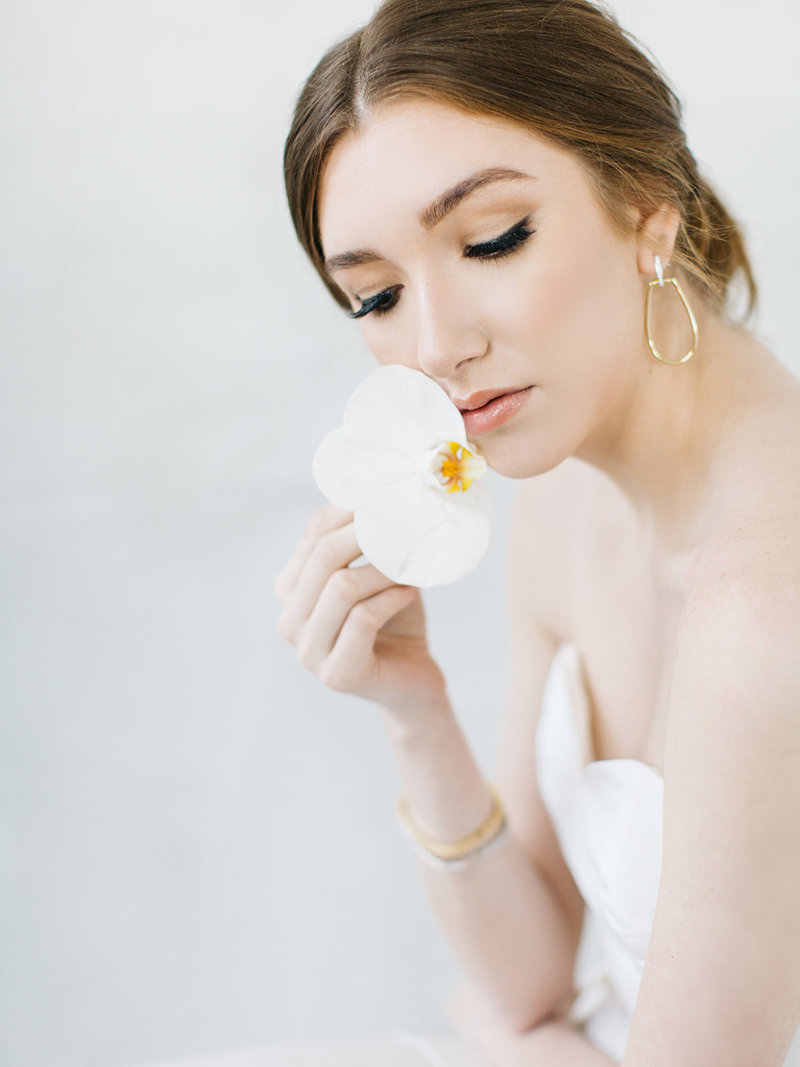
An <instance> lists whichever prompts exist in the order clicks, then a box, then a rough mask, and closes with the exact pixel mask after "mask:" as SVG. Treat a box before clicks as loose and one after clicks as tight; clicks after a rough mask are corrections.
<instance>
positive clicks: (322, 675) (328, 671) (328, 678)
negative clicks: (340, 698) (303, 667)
mask: <svg viewBox="0 0 800 1067" xmlns="http://www.w3.org/2000/svg"><path fill="white" fill-rule="evenodd" d="M319 679H320V681H321V682H322V683H323V684H324V685H326V686H327V687H328V689H332V690H333V691H334V692H335V693H346V692H348V690H349V688H350V680H349V678H348V677H347V675H346V673H345V672H344V671H343V670H342V668H341V666H340V665H338V664H336V663H330V662H328V663H325V664H324V665H323V666H322V667H321V668H320V671H319Z"/></svg>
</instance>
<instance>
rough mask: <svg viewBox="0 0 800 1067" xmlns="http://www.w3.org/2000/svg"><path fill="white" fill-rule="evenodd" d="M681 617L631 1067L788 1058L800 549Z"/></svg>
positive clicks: (798, 830)
mask: <svg viewBox="0 0 800 1067" xmlns="http://www.w3.org/2000/svg"><path fill="white" fill-rule="evenodd" d="M788 554H791V555H792V556H793V557H794V559H793V560H792V561H791V563H790V564H789V565H788V567H787V561H786V556H787V552H786V550H785V549H783V548H782V551H781V552H780V553H778V552H775V553H773V557H777V556H780V557H782V558H781V561H780V563H779V564H777V563H776V561H775V560H774V558H773V559H771V558H770V554H769V553H767V552H764V553H762V557H761V559H759V560H758V561H756V562H747V563H746V564H744V565H740V564H738V563H733V564H731V563H730V562H729V561H725V560H720V561H718V564H716V565H715V566H714V572H715V573H714V574H713V576H711V577H706V578H704V579H703V580H702V581H701V582H699V583H698V587H697V589H696V591H695V593H694V594H693V595H692V596H691V598H690V600H689V601H688V602H687V604H686V607H685V609H684V613H683V617H682V619H681V623H680V625H679V630H678V640H677V644H676V656H675V664H674V673H673V681H672V690H671V693H670V706H669V719H668V726H667V739H666V751H665V763H664V770H665V788H664V826H663V835H664V847H663V860H662V872H661V883H660V887H659V895H658V901H657V906H656V913H655V919H654V923H653V930H652V933H651V939H650V944H649V948H648V952H647V956H646V960H645V966H644V972H643V977H642V982H641V986H640V989H639V996H638V999H637V1002H636V1008H635V1011H634V1014H633V1020H632V1024H631V1029H630V1035H629V1041H628V1046H627V1049H626V1052H625V1057H624V1059H623V1067H673V1065H674V1064H678V1063H679V1064H681V1065H682V1067H707V1065H709V1064H725V1065H726V1067H756V1065H757V1067H779V1065H780V1064H783V1062H784V1058H785V1056H786V1054H787V1052H788V1050H789V1048H790V1045H791V1042H792V1039H793V1036H794V1034H795V1032H796V1030H797V1027H798V1024H799V1023H800V655H798V647H799V646H798V637H800V598H798V585H799V584H800V558H798V557H800V553H798V552H797V550H796V549H793V550H791V552H790V553H788Z"/></svg>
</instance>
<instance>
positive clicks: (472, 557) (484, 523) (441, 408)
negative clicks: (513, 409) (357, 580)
mask: <svg viewBox="0 0 800 1067" xmlns="http://www.w3.org/2000/svg"><path fill="white" fill-rule="evenodd" d="M486 470H487V467H486V460H485V459H484V458H483V456H481V455H480V454H479V450H478V446H477V445H474V444H472V443H471V442H469V441H467V436H466V430H465V427H464V420H463V419H462V417H461V412H460V411H459V410H458V408H457V407H456V406H455V404H453V403H452V401H451V400H450V398H449V397H448V396H447V394H446V393H445V392H444V390H443V389H441V388H440V387H439V386H438V385H437V384H436V383H435V382H433V381H431V379H430V378H428V377H427V376H426V375H424V374H423V373H422V372H421V371H416V370H412V369H411V368H410V367H401V366H395V365H392V366H386V367H379V368H378V369H377V370H375V371H373V372H372V374H370V375H368V377H367V378H365V379H364V381H363V382H361V384H360V385H359V386H358V387H357V388H356V390H355V392H354V393H353V395H352V396H351V397H350V399H349V401H348V402H347V405H346V407H345V412H344V419H343V423H342V426H341V427H340V428H339V429H337V430H333V431H331V433H329V434H327V435H326V436H325V437H324V438H323V440H322V442H321V443H320V445H319V447H318V448H317V451H316V453H315V455H314V460H313V464H312V471H313V474H314V479H315V481H316V483H317V485H318V486H319V488H320V490H321V491H322V493H323V495H324V496H326V497H327V498H328V500H330V502H331V503H332V504H336V505H337V506H338V507H340V508H344V509H345V510H347V511H352V512H353V513H354V523H355V534H356V540H357V541H358V544H359V547H360V548H361V551H362V552H363V554H364V556H365V557H366V559H367V560H368V561H369V562H370V563H372V564H374V566H375V567H377V569H378V570H379V571H381V573H383V574H385V575H386V577H387V578H391V579H392V581H395V582H399V583H401V584H403V585H416V586H419V587H421V588H425V587H427V586H433V585H446V584H447V583H448V582H454V581H456V580H457V579H458V578H461V577H463V576H464V575H465V574H468V573H469V572H470V571H471V570H474V569H475V567H477V565H478V564H479V563H480V561H481V560H482V559H483V557H484V556H485V554H486V550H487V549H488V547H489V542H490V540H491V535H492V518H491V499H490V495H489V492H488V488H487V486H486V484H485V482H483V481H482V480H481V479H483V476H484V475H485V473H486Z"/></svg>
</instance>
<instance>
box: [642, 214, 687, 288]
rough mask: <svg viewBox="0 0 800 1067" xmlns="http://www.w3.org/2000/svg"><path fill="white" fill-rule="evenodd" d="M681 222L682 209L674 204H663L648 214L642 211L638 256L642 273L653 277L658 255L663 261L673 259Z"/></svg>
mask: <svg viewBox="0 0 800 1067" xmlns="http://www.w3.org/2000/svg"><path fill="white" fill-rule="evenodd" d="M680 222H681V215H680V211H679V210H678V209H677V208H676V207H675V206H674V205H672V204H661V205H660V206H659V207H657V208H655V209H653V210H652V211H651V212H650V213H649V214H647V215H645V214H644V212H642V215H641V218H640V223H639V242H638V250H637V256H636V262H637V266H638V268H639V273H640V274H644V275H647V276H648V277H652V275H653V274H654V273H655V257H656V256H660V257H661V261H662V263H663V262H669V260H670V259H672V251H673V249H674V247H675V241H676V240H677V237H678V227H679V226H680Z"/></svg>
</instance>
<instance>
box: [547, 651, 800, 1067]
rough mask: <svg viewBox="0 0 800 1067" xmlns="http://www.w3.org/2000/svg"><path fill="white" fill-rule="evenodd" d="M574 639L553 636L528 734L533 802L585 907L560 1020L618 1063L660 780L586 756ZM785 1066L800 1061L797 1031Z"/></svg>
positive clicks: (654, 842) (627, 764) (658, 813)
mask: <svg viewBox="0 0 800 1067" xmlns="http://www.w3.org/2000/svg"><path fill="white" fill-rule="evenodd" d="M589 718H590V707H589V698H588V695H587V689H586V684H585V680H584V675H583V670H582V664H581V660H580V656H579V653H578V650H577V647H576V646H575V645H574V644H572V643H565V644H562V645H561V646H560V648H559V650H558V652H557V654H556V658H555V660H554V662H553V666H552V668H551V671H550V674H549V676H548V679H547V683H546V685H545V691H544V696H543V699H542V710H541V714H540V717H539V724H538V727H537V734H536V748H537V754H536V770H537V775H538V783H539V789H540V792H541V795H542V800H543V801H544V804H545V806H546V807H547V810H548V812H549V814H550V818H551V821H552V823H553V827H554V830H555V832H556V836H557V838H558V841H559V844H560V845H561V849H562V851H563V854H564V858H565V860H566V862H567V865H568V866H569V868H570V871H571V872H572V875H573V877H574V879H575V883H576V885H577V886H578V888H579V889H580V891H581V895H582V896H583V898H584V900H585V901H586V914H585V919H584V928H583V932H582V935H581V942H580V944H579V947H578V956H577V959H576V962H575V971H574V982H575V988H576V989H577V990H578V995H577V996H576V998H575V1000H574V1002H573V1004H572V1007H571V1009H570V1018H571V1019H572V1021H573V1022H575V1023H576V1024H582V1025H583V1028H584V1032H585V1034H586V1036H587V1037H588V1038H589V1039H590V1040H591V1041H592V1042H593V1044H595V1045H596V1046H597V1047H598V1048H599V1049H601V1050H602V1051H603V1052H605V1053H606V1054H607V1055H608V1056H610V1057H611V1058H612V1059H615V1060H617V1061H618V1062H619V1061H621V1060H622V1056H623V1054H624V1051H625V1045H626V1042H627V1037H628V1031H629V1029H630V1021H631V1017H632V1015H633V1009H634V1006H635V1004H636V997H637V994H638V992H639V984H640V981H641V977H642V972H643V969H644V960H645V954H646V952H647V946H648V942H649V940H650V931H651V928H652V924H653V918H654V915H655V907H656V898H657V895H658V885H659V879H660V876H661V838H662V815H663V786H664V782H663V778H662V776H661V772H660V771H659V770H658V768H656V767H652V766H650V765H648V764H646V763H643V762H641V761H640V760H636V759H630V758H618V759H607V760H596V759H594V758H593V757H594V753H593V751H592V745H591V734H590V724H589ZM784 1065H785V1067H800V1033H799V1034H798V1036H797V1037H796V1038H795V1041H794V1044H793V1045H792V1048H791V1050H790V1053H789V1055H788V1057H787V1058H786V1060H785V1061H784Z"/></svg>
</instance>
